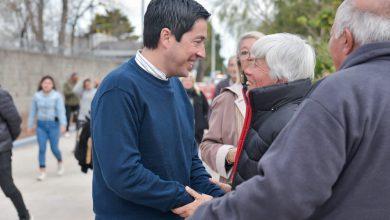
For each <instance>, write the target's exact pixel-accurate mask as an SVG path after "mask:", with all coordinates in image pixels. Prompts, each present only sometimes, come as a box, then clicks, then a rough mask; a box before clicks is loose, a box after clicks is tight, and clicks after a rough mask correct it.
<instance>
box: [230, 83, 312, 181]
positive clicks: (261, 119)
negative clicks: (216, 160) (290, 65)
mask: <svg viewBox="0 0 390 220" xmlns="http://www.w3.org/2000/svg"><path fill="white" fill-rule="evenodd" d="M310 88H311V81H310V79H304V80H297V81H294V82H290V83H285V84H277V85H272V86H267V87H262V88H256V89H253V90H251V91H249V104H250V106H249V108H251V112H252V115H251V116H250V124H249V129H245V131H246V133H245V134H244V135H245V141H244V142H243V146H238V152H241V153H240V154H239V155H240V156H239V160H238V161H236V162H235V164H236V166H237V167H235V168H234V169H233V173H234V181H233V186H234V187H235V186H237V185H239V184H240V183H242V182H244V181H246V180H248V179H249V178H251V177H253V176H255V175H256V174H257V163H258V162H259V160H260V158H261V157H262V156H263V155H264V153H265V152H266V151H267V150H268V148H269V146H271V144H272V142H273V141H274V140H275V138H276V137H277V136H278V134H279V132H280V131H281V130H282V129H283V128H284V126H286V124H287V122H288V121H289V120H290V119H291V117H292V116H293V114H294V113H295V111H296V109H297V108H298V105H299V104H300V103H301V102H302V100H303V98H304V97H305V95H306V94H307V93H308V91H309V90H310ZM245 120H249V118H248V117H247V118H245ZM244 124H245V122H244Z"/></svg>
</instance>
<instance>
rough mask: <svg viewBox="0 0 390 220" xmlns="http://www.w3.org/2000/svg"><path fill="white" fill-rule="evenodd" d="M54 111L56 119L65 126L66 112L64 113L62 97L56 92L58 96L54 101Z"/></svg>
mask: <svg viewBox="0 0 390 220" xmlns="http://www.w3.org/2000/svg"><path fill="white" fill-rule="evenodd" d="M56 113H57V117H58V120H59V122H60V125H61V126H62V127H65V126H66V124H67V122H66V114H65V104H64V100H63V99H62V97H61V95H60V94H59V93H58V98H57V101H56Z"/></svg>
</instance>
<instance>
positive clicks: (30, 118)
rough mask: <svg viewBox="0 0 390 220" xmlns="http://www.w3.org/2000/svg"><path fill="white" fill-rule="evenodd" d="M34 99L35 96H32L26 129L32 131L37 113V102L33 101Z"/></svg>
mask: <svg viewBox="0 0 390 220" xmlns="http://www.w3.org/2000/svg"><path fill="white" fill-rule="evenodd" d="M35 97H36V96H35V95H34V97H33V98H32V101H31V108H30V113H29V115H28V123H27V128H28V129H32V128H33V127H34V120H35V114H36V113H37V111H38V109H37V108H38V106H37V100H36V99H35Z"/></svg>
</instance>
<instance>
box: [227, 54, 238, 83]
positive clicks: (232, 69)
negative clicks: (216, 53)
mask: <svg viewBox="0 0 390 220" xmlns="http://www.w3.org/2000/svg"><path fill="white" fill-rule="evenodd" d="M227 73H228V74H229V75H230V76H231V78H232V80H233V82H235V81H236V79H237V73H238V67H237V61H236V58H231V59H229V62H228V66H227Z"/></svg>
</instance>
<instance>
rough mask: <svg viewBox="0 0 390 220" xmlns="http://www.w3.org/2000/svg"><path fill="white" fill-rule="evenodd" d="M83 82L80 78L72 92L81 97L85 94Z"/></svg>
mask: <svg viewBox="0 0 390 220" xmlns="http://www.w3.org/2000/svg"><path fill="white" fill-rule="evenodd" d="M83 90H84V88H83V82H82V81H81V80H80V81H78V82H77V83H76V85H75V86H74V87H73V89H72V92H73V93H74V94H76V95H77V96H78V97H79V98H81V96H82V95H83Z"/></svg>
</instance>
